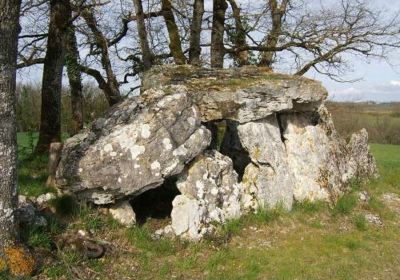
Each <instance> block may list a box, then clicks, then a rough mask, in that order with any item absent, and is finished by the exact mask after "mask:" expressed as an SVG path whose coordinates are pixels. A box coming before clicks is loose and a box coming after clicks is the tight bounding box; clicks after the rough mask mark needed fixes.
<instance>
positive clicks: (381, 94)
mask: <svg viewBox="0 0 400 280" xmlns="http://www.w3.org/2000/svg"><path fill="white" fill-rule="evenodd" d="M329 99H331V100H335V101H350V102H357V101H375V102H400V81H396V80H392V81H390V82H386V83H382V84H376V85H364V86H358V87H354V86H352V87H348V88H342V89H337V90H331V91H330V93H329Z"/></svg>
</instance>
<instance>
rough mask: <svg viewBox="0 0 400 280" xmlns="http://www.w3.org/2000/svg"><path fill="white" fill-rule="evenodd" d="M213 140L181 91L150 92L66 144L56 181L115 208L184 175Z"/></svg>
mask: <svg viewBox="0 0 400 280" xmlns="http://www.w3.org/2000/svg"><path fill="white" fill-rule="evenodd" d="M146 98H149V99H150V100H147V101H146ZM210 141H211V137H210V133H209V131H208V130H207V129H206V128H205V127H203V126H202V125H201V122H200V116H199V111H198V109H197V107H196V106H195V105H194V104H193V102H192V101H191V100H190V98H188V96H187V95H186V93H185V91H184V89H183V88H182V87H175V91H174V92H173V93H172V94H167V93H166V92H164V91H160V90H149V91H148V92H147V95H144V96H143V97H140V98H132V99H128V100H125V101H124V102H123V103H121V104H119V105H117V106H116V107H114V108H113V109H112V110H111V111H110V112H109V113H108V115H107V116H106V117H105V118H103V119H99V120H97V121H96V122H94V123H93V124H92V126H91V127H90V128H89V129H87V130H86V131H84V132H83V133H81V134H79V135H76V136H74V137H72V138H70V139H69V140H67V141H66V143H65V145H64V149H63V154H62V157H61V160H60V164H59V166H58V170H57V175H56V176H57V181H58V183H59V184H60V186H61V187H64V188H66V187H67V188H69V189H70V190H72V191H73V192H74V193H76V194H77V195H78V196H79V197H80V198H85V199H87V200H90V201H93V202H94V203H96V204H110V203H114V202H115V201H117V200H119V199H124V198H126V197H129V196H135V195H139V194H140V193H142V192H144V191H146V190H148V189H151V188H155V187H157V186H159V185H161V184H162V183H163V182H164V180H165V178H168V177H170V176H173V175H176V174H179V173H180V172H181V171H182V170H183V168H184V166H185V164H187V163H188V162H189V161H190V160H192V159H193V158H194V157H195V156H196V155H198V154H200V153H201V152H202V151H203V150H204V149H205V148H206V147H207V146H208V145H209V143H210Z"/></svg>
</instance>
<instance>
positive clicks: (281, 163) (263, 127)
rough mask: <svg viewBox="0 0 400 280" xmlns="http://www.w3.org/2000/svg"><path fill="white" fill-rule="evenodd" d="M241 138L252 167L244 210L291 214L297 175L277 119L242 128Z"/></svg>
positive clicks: (245, 184) (245, 177)
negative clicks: (278, 208)
mask: <svg viewBox="0 0 400 280" xmlns="http://www.w3.org/2000/svg"><path fill="white" fill-rule="evenodd" d="M238 135H239V138H240V141H241V143H242V145H243V147H244V148H245V149H246V150H247V151H248V153H249V156H250V158H251V163H250V164H249V165H248V166H247V167H246V169H245V172H244V175H243V180H242V187H243V191H244V193H245V195H244V199H243V202H244V207H245V208H250V209H257V208H258V207H263V208H274V207H276V206H278V205H280V206H283V207H284V208H285V209H287V210H290V209H291V208H292V203H293V184H294V182H293V181H292V179H293V175H292V172H291V170H290V168H289V166H288V162H287V154H286V149H285V146H284V144H283V142H282V139H281V132H280V127H279V123H278V120H277V117H276V115H272V116H269V117H267V118H264V119H262V120H258V121H255V122H248V123H245V124H240V125H239V126H238Z"/></svg>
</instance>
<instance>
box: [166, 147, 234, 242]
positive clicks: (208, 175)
mask: <svg viewBox="0 0 400 280" xmlns="http://www.w3.org/2000/svg"><path fill="white" fill-rule="evenodd" d="M177 187H178V189H179V191H180V192H181V195H178V196H177V197H176V198H175V199H174V201H173V209H172V213H171V219H172V229H173V230H174V232H175V234H176V235H180V236H183V237H187V238H189V239H194V240H196V239H199V238H201V237H202V236H203V235H204V234H206V233H209V232H211V231H212V229H213V225H212V224H213V223H224V222H225V221H226V220H229V219H234V218H238V217H239V216H240V215H241V206H240V196H241V191H240V186H239V184H238V182H237V174H236V172H235V171H234V170H233V166H232V161H231V159H230V158H228V157H226V156H224V155H222V154H220V153H219V152H217V151H207V152H206V153H205V154H204V155H200V156H198V157H196V159H195V160H194V161H193V163H191V164H190V166H189V167H188V168H187V169H186V170H185V172H184V173H183V174H182V175H180V177H179V179H178V183H177Z"/></svg>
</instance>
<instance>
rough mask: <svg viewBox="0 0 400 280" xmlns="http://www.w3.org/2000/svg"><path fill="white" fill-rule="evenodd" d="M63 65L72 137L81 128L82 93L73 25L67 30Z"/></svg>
mask: <svg viewBox="0 0 400 280" xmlns="http://www.w3.org/2000/svg"><path fill="white" fill-rule="evenodd" d="M65 64H66V66H67V74H68V80H69V87H70V92H71V110H72V135H74V134H76V133H78V131H79V130H81V129H82V128H83V93H82V77H81V71H80V68H79V51H78V46H77V42H76V35H75V27H74V25H73V24H71V26H70V28H69V29H68V34H67V41H66V54H65Z"/></svg>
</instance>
